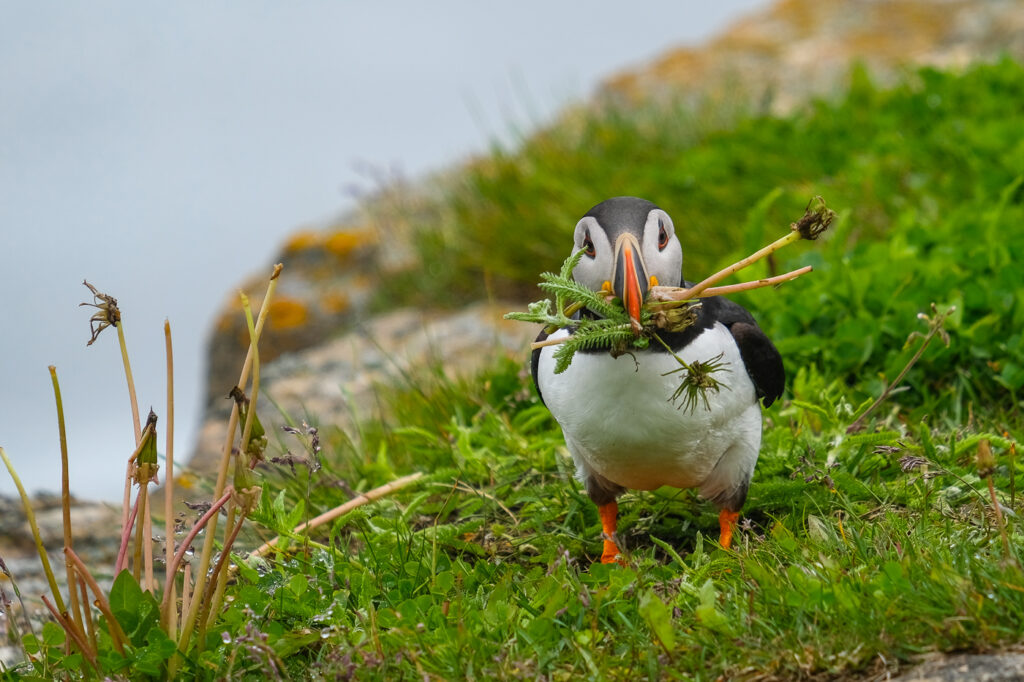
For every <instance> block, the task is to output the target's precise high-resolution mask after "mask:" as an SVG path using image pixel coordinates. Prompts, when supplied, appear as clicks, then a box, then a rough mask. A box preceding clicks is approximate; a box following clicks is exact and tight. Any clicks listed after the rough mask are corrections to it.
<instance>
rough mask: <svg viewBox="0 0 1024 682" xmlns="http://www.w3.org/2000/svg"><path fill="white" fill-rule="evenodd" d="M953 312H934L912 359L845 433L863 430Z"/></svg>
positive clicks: (951, 310)
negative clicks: (871, 416) (870, 417)
mask: <svg viewBox="0 0 1024 682" xmlns="http://www.w3.org/2000/svg"><path fill="white" fill-rule="evenodd" d="M932 306H933V308H934V306H935V304H934V303H933V304H932ZM955 310H956V306H950V307H949V309H948V310H946V312H944V313H938V312H936V314H935V317H934V318H932V319H930V320H929V323H930V324H929V329H928V333H927V334H926V335H925V337H924V341H923V342H922V343H921V347H920V348H918V349H917V352H916V353H914V355H913V357H911V358H910V360H909V361H907V364H906V365H904V366H903V369H902V370H900V373H899V374H898V375H896V378H895V379H894V380H893V382H892V383H891V384H889V385H888V386H886V387H885V390H883V391H882V394H881V395H880V396H878V398H877V399H876V400H875V402H873V403H871V405H869V406H868V409H866V410H864V411H863V412H861V413H860V415H859V416H858V417H857V419H855V420H854V422H853V423H852V424H850V425H849V426H848V427H847V428H846V433H856V432H858V431H860V430H861V429H862V428H864V420H865V419H867V418H868V415H870V414H871V413H872V412H874V411H875V409H877V408H878V406H879V405H881V404H882V403H883V402H885V399H886V398H888V397H889V396H890V395H892V392H893V389H895V388H896V387H897V386H899V385H900V382H901V381H903V377H905V376H907V372H909V371H910V368H911V367H913V366H914V365H915V364H917V361H918V360H920V359H921V356H922V355H924V352H925V350H926V349H927V348H928V344H930V343H931V342H932V339H934V338H935V335H936V334H939V333H942V325H943V324H944V323H945V321H946V318H947V317H949V316H950V315H951V314H952V313H953V312H954V311H955ZM918 317H922V318H924V319H928V318H925V317H924V313H921V314H919V315H918ZM947 345H948V342H947Z"/></svg>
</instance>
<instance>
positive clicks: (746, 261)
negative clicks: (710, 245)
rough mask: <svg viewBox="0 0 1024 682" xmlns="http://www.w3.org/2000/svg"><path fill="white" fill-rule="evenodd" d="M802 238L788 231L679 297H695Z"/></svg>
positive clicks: (798, 234)
mask: <svg viewBox="0 0 1024 682" xmlns="http://www.w3.org/2000/svg"><path fill="white" fill-rule="evenodd" d="M802 238H803V237H802V236H801V235H800V233H799V232H796V231H793V232H790V233H789V234H787V235H786V236H784V237H779V238H778V239H776V240H775V241H773V242H772V243H771V244H769V245H768V246H766V247H764V248H762V249H760V250H758V251H755V252H754V253H752V254H750V255H749V256H747V257H746V258H742V259H740V260H738V261H736V262H735V263H733V264H732V265H730V266H728V267H726V268H722V269H721V270H719V271H718V272H716V273H715V274H713V275H711V276H710V277H707V278H705V279H703V280H701V281H700V282H698V283H697V284H694V285H693V286H692V287H690V288H689V289H685V290H684V291H683V292H682V293H680V294H679V297H680V298H681V299H687V298H697V297H698V296H699V295H700V293H701V292H702V291H704V290H705V289H707V288H708V287H711V286H712V285H715V284H718V283H719V282H721V281H722V280H723V279H725V278H726V277H729V276H730V275H732V274H734V273H736V272H739V271H740V270H742V269H743V268H745V267H748V266H750V265H753V264H754V263H756V262H757V261H759V260H761V259H762V258H765V257H767V256H769V255H771V254H773V253H775V252H776V251H778V250H779V249H781V248H782V247H784V246H788V245H789V244H792V243H793V242H795V241H799V240H800V239H802Z"/></svg>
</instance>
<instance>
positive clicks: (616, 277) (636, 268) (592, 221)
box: [572, 197, 683, 322]
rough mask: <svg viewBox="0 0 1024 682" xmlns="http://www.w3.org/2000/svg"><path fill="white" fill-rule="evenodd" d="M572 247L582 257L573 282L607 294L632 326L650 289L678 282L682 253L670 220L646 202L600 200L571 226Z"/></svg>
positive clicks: (615, 199)
mask: <svg viewBox="0 0 1024 682" xmlns="http://www.w3.org/2000/svg"><path fill="white" fill-rule="evenodd" d="M573 242H574V244H575V247H574V249H573V253H576V251H579V250H580V249H582V250H583V251H584V252H585V255H584V256H583V259H582V260H580V263H579V265H577V266H576V269H575V270H573V273H572V274H573V279H575V280H576V281H577V282H579V283H580V284H583V285H584V286H586V287H588V288H590V289H593V290H594V291H598V290H600V289H607V290H609V291H612V292H613V293H614V294H615V295H616V296H618V297H619V298H621V299H622V303H623V305H624V306H625V308H626V311H627V312H628V313H629V315H630V317H632V318H633V319H634V320H636V321H637V322H639V320H640V307H641V306H642V305H643V302H644V296H646V295H647V290H648V289H649V288H650V287H652V286H654V285H656V284H661V285H663V286H669V287H677V286H679V285H680V283H681V282H682V268H683V249H682V247H681V246H680V245H679V240H678V239H677V238H676V234H675V227H674V226H673V225H672V219H671V218H670V217H669V215H668V214H667V213H665V212H664V211H663V210H661V209H660V208H658V207H657V206H655V205H654V204H652V203H651V202H649V201H647V200H646V199H638V198H637V197H614V198H612V199H608V200H606V201H602V202H601V203H600V204H598V205H597V206H595V207H594V208H592V209H590V210H589V211H587V214H586V215H585V216H583V218H582V219H580V221H579V222H578V223H577V224H576V232H575V234H574V235H573Z"/></svg>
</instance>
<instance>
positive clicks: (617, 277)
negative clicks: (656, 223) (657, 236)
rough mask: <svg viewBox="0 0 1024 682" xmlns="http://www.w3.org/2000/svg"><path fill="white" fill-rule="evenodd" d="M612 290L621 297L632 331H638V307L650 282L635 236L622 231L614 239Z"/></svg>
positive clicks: (642, 302)
mask: <svg viewBox="0 0 1024 682" xmlns="http://www.w3.org/2000/svg"><path fill="white" fill-rule="evenodd" d="M611 281H612V292H613V293H614V294H615V295H616V296H618V297H619V298H621V299H622V305H623V307H625V309H626V312H627V313H628V314H629V319H630V321H631V322H632V324H633V331H634V332H637V333H639V332H640V330H641V328H642V326H641V324H640V309H641V307H642V306H643V304H644V297H645V296H646V295H647V290H648V287H649V283H650V278H649V277H648V276H647V266H646V265H645V264H644V257H643V254H642V252H641V251H640V243H639V242H638V241H637V239H636V237H635V236H633V235H632V234H630V233H628V232H623V233H622V234H620V235H619V238H618V239H616V240H615V266H614V270H613V271H612V279H611Z"/></svg>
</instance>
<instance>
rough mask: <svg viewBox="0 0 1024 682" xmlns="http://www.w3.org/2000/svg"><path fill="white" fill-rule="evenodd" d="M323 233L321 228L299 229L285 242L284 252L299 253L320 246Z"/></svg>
mask: <svg viewBox="0 0 1024 682" xmlns="http://www.w3.org/2000/svg"><path fill="white" fill-rule="evenodd" d="M322 234H323V233H321V232H320V231H319V230H299V231H298V232H295V233H294V234H292V236H291V237H289V238H288V241H287V242H285V245H284V252H285V253H286V254H291V253H298V252H299V251H305V250H306V249H311V248H313V247H315V246H319V245H320V240H321V239H322Z"/></svg>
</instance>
